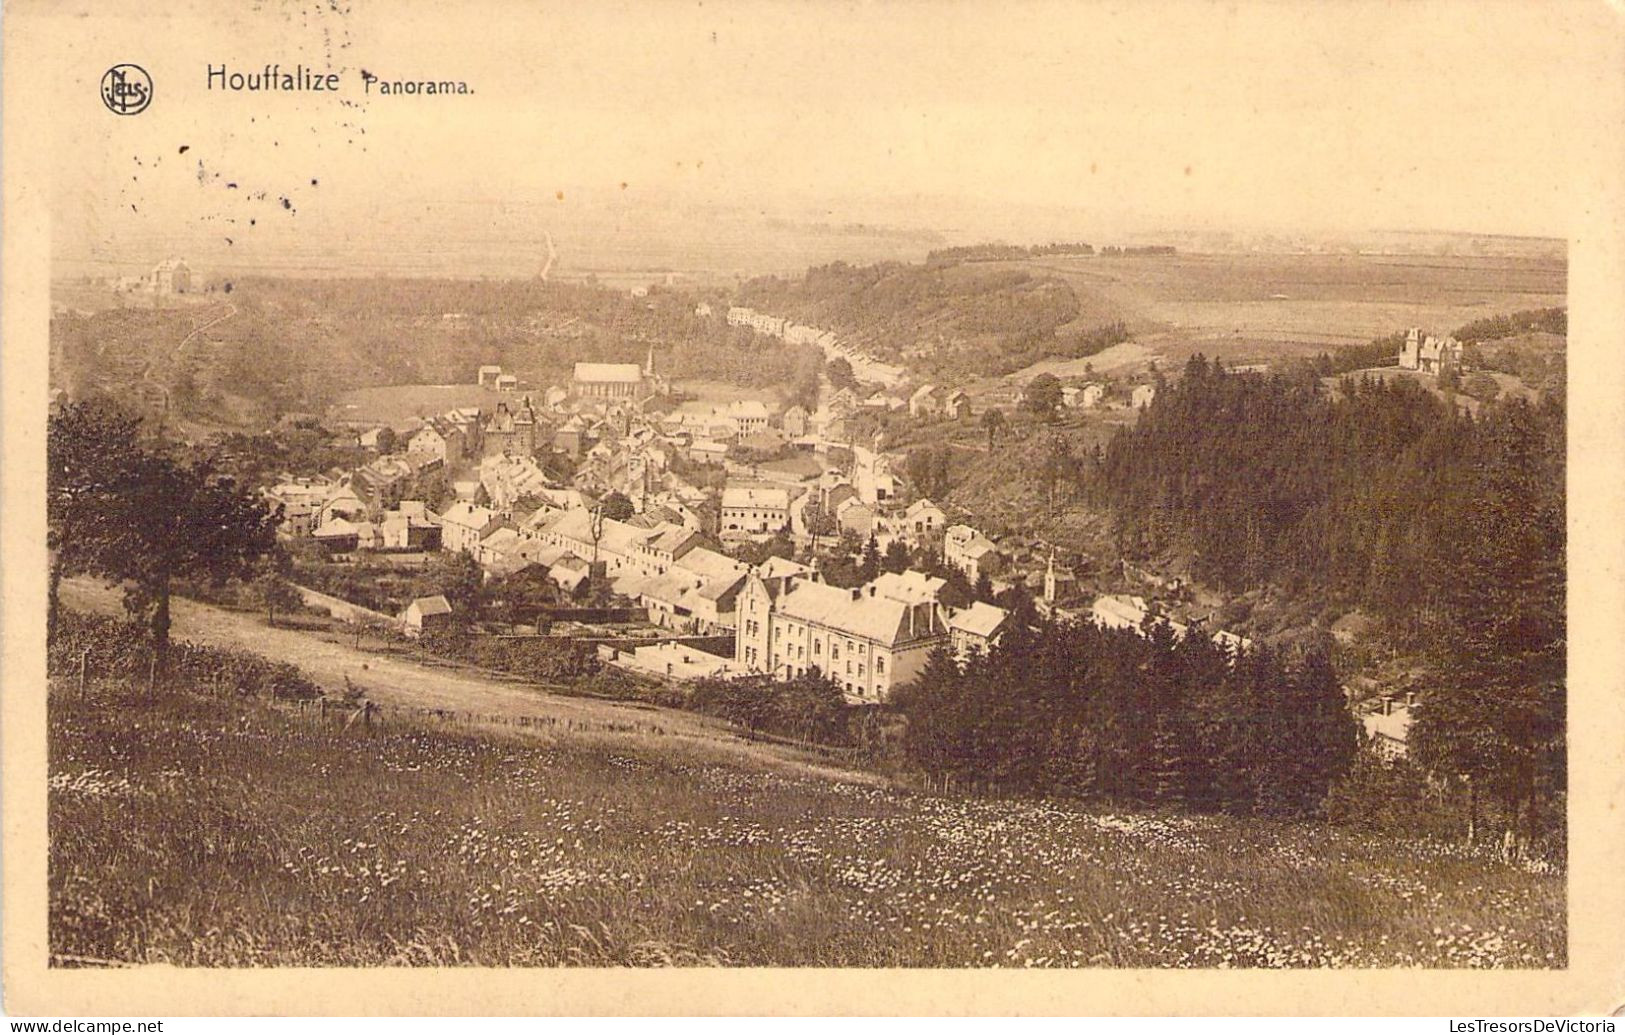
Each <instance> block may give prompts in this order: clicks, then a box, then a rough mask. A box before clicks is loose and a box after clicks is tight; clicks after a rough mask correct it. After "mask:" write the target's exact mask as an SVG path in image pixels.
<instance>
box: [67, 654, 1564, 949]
mask: <svg viewBox="0 0 1625 1035" xmlns="http://www.w3.org/2000/svg"><path fill="white" fill-rule="evenodd" d="M50 773H51V776H50V799H49V800H50V830H51V838H52V840H51V863H50V944H51V951H52V953H53V954H55V956H56V959H57V961H58V963H74V962H78V963H84V962H85V961H87V960H91V961H95V960H100V961H128V962H145V963H152V962H169V963H175V964H181V965H194V966H211V965H218V966H226V965H231V966H241V965H379V964H398V965H457V964H462V965H634V966H644V965H671V964H676V965H704V964H724V965H825V966H947V967H962V966H1046V967H1316V966H1349V967H1386V966H1427V967H1466V966H1511V967H1560V966H1563V965H1565V962H1566V950H1565V937H1564V930H1565V920H1564V917H1565V900H1564V880H1563V878H1562V876H1560V875H1553V874H1538V873H1531V872H1525V871H1523V870H1520V869H1517V868H1514V867H1511V866H1507V865H1504V864H1502V863H1500V862H1497V861H1493V860H1491V859H1487V858H1480V857H1474V856H1472V855H1470V854H1469V853H1467V852H1465V851H1464V850H1462V849H1460V848H1455V847H1450V846H1441V845H1436V844H1432V843H1425V842H1398V843H1396V842H1392V841H1383V840H1377V839H1373V838H1368V837H1365V836H1359V835H1353V834H1350V833H1347V832H1342V831H1335V830H1328V829H1326V828H1323V827H1318V826H1313V825H1282V824H1275V823H1265V822H1258V821H1238V820H1229V819H1223V818H1179V817H1157V816H1151V815H1133V814H1122V813H1118V814H1106V813H1097V812H1090V811H1087V810H1085V809H1082V808H1078V807H1073V806H1069V805H1063V804H1051V803H1038V802H1000V801H986V800H967V799H960V798H954V797H937V796H925V795H919V794H912V793H907V792H902V791H895V790H889V789H886V788H884V787H881V786H876V785H874V784H873V783H872V782H871V783H862V782H846V781H844V780H839V779H833V780H832V779H829V778H819V777H817V776H814V775H812V774H811V772H810V771H809V772H807V773H800V772H796V771H794V770H789V769H785V768H784V767H782V766H779V767H776V768H775V769H773V770H771V771H770V770H767V769H764V768H761V767H758V766H755V765H752V764H751V763H750V762H749V760H748V759H740V758H738V757H737V756H734V757H732V758H728V759H724V758H722V757H720V756H718V755H715V754H712V753H711V752H710V751H709V750H708V749H707V747H706V745H704V744H699V743H692V742H688V743H683V742H671V741H662V740H659V739H657V738H651V739H648V740H641V739H638V738H621V739H620V740H618V741H615V742H613V743H609V742H604V741H594V740H592V739H588V738H576V737H573V736H571V735H570V734H568V733H563V732H560V733H556V734H551V735H543V736H536V737H531V738H528V739H520V738H518V737H503V736H501V735H498V734H494V733H493V734H475V733H470V732H466V731H461V732H459V731H453V730H447V729H440V728H430V727H423V726H414V725H409V724H405V723H404V722H403V723H400V724H397V723H396V722H395V721H393V720H391V721H389V722H386V723H384V724H383V725H382V726H381V727H380V728H376V729H372V730H367V729H364V728H360V727H354V728H351V729H348V730H345V729H343V728H342V727H340V726H339V725H338V724H337V723H335V722H331V721H330V720H321V719H318V718H316V717H315V716H314V715H313V714H305V715H301V714H294V713H290V712H287V711H282V710H275V709H272V708H269V707H267V706H264V705H259V704H256V703H253V702H245V701H239V700H225V699H213V698H197V697H189V696H182V695H168V696H161V697H160V699H159V700H158V701H157V702H156V703H144V702H140V701H137V700H135V699H133V698H130V697H129V696H127V692H126V691H122V690H121V689H119V688H118V687H117V686H104V687H97V686H96V685H94V684H93V685H92V687H91V691H90V693H89V694H88V695H87V697H85V698H81V697H80V696H79V695H78V694H77V692H76V691H69V690H67V689H66V688H64V687H56V688H53V691H52V696H51V701H50Z"/></svg>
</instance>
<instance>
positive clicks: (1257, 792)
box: [893, 623, 1357, 816]
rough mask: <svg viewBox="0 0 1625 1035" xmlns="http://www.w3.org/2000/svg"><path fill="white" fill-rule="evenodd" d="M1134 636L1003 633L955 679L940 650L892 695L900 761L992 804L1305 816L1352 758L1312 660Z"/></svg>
mask: <svg viewBox="0 0 1625 1035" xmlns="http://www.w3.org/2000/svg"><path fill="white" fill-rule="evenodd" d="M1143 632H1144V633H1145V635H1143V636H1142V635H1138V634H1136V633H1135V632H1134V631H1132V630H1125V629H1118V630H1111V629H1105V628H1103V627H1101V626H1098V625H1095V624H1093V623H1067V624H1061V625H1050V626H1038V627H1028V626H1026V625H1025V624H1024V623H1017V624H1016V626H1015V627H1014V628H1012V629H1011V630H1010V631H1009V632H1008V633H1007V634H1006V636H1005V638H1004V639H1003V640H1002V642H1001V643H1000V644H999V645H998V646H997V647H995V648H994V650H993V651H992V652H991V653H990V654H987V655H975V656H973V657H971V658H970V659H969V660H968V661H967V662H966V663H965V664H964V665H963V666H962V667H961V666H958V665H956V664H955V663H954V662H953V661H952V660H951V659H950V658H949V657H948V656H947V655H946V654H942V653H940V652H939V654H938V655H936V656H935V657H933V659H932V660H931V662H930V664H929V665H928V667H927V669H926V671H925V672H924V673H923V674H922V676H921V678H920V679H919V680H918V681H917V682H916V683H914V684H912V685H910V686H907V687H902V688H899V689H898V690H897V692H896V694H895V695H894V698H893V701H894V704H895V705H896V707H897V709H898V710H899V711H900V712H901V713H902V714H903V715H904V716H905V717H906V718H907V726H906V729H905V732H904V734H903V739H902V745H901V747H902V750H903V752H904V754H905V756H906V758H907V760H908V761H909V763H910V764H912V765H913V766H915V767H918V768H919V769H921V770H923V771H924V772H926V773H928V774H931V775H932V776H935V777H939V778H940V777H943V776H948V777H951V778H953V779H954V780H955V781H956V782H959V783H961V784H964V785H977V786H983V787H987V788H990V789H993V790H997V791H999V792H1002V793H1032V794H1046V795H1057V796H1065V797H1074V798H1084V799H1090V800H1099V801H1109V802H1112V803H1116V804H1123V805H1138V806H1147V805H1148V806H1157V807H1171V808H1178V809H1183V810H1196V811H1218V810H1223V811H1228V812H1234V813H1246V814H1259V815H1271V816H1305V815H1311V814H1314V813H1316V812H1317V811H1318V810H1319V809H1320V807H1321V804H1322V802H1323V801H1324V799H1325V796H1326V792H1327V790H1328V789H1329V788H1330V786H1331V785H1332V783H1333V781H1334V780H1336V779H1337V778H1338V777H1339V776H1341V775H1342V774H1344V773H1345V772H1346V771H1347V770H1348V767H1349V765H1350V763H1351V761H1352V760H1353V758H1354V755H1355V752H1356V748H1357V730H1356V728H1355V725H1354V721H1353V719H1352V718H1351V716H1350V715H1349V713H1348V710H1347V708H1346V707H1345V706H1344V703H1343V695H1342V691H1341V690H1340V689H1339V686H1338V680H1337V677H1336V674H1335V672H1334V671H1333V670H1332V666H1331V664H1330V663H1329V662H1328V660H1327V659H1326V656H1325V655H1324V654H1323V653H1318V652H1312V651H1311V652H1303V653H1300V654H1298V655H1296V656H1294V657H1292V658H1290V659H1288V658H1286V657H1284V656H1282V655H1280V654H1277V653H1275V652H1272V651H1270V650H1267V649H1258V650H1252V651H1248V652H1245V653H1243V654H1241V655H1240V656H1239V657H1236V658H1234V659H1232V658H1231V657H1230V656H1229V655H1228V654H1227V653H1226V652H1225V651H1224V650H1223V649H1222V648H1220V647H1218V646H1217V645H1215V644H1214V643H1213V642H1212V641H1211V640H1210V639H1208V638H1207V637H1205V636H1202V635H1199V634H1194V635H1188V636H1184V637H1177V636H1176V635H1175V634H1174V633H1173V631H1172V630H1171V629H1170V628H1169V626H1168V625H1167V624H1166V623H1158V624H1155V625H1151V626H1148V628H1147V629H1145V630H1143Z"/></svg>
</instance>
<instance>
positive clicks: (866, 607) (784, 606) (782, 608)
mask: <svg viewBox="0 0 1625 1035" xmlns="http://www.w3.org/2000/svg"><path fill="white" fill-rule="evenodd" d="M854 592H856V593H857V595H856V597H854V595H853V594H854ZM908 610H909V608H908V605H907V604H904V603H902V602H900V601H897V600H892V599H890V598H887V597H881V596H870V595H869V594H868V593H867V592H863V591H861V590H858V591H854V590H849V589H841V588H840V587H838V586H830V585H826V584H824V583H822V582H803V581H799V580H798V581H795V582H793V583H791V585H790V587H789V588H788V589H787V590H785V592H784V593H783V594H781V595H780V596H779V602H778V611H779V613H780V614H783V615H784V616H785V617H787V618H795V619H798V620H800V621H804V622H814V623H817V624H819V625H822V626H825V627H826V628H829V629H833V630H835V631H837V632H841V633H846V634H849V635H852V636H862V637H864V638H865V639H870V640H875V641H877V642H879V643H884V644H888V645H891V644H896V643H899V642H901V641H902V640H904V639H905V638H906V636H907V634H906V629H907V625H906V622H907V619H908Z"/></svg>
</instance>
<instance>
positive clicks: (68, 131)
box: [42, 0, 1621, 272]
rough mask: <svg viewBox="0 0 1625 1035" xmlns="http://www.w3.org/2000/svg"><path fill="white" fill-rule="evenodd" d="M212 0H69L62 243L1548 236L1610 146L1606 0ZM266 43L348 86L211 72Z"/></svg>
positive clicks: (137, 263) (762, 244)
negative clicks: (1199, 231) (136, 103)
mask: <svg viewBox="0 0 1625 1035" xmlns="http://www.w3.org/2000/svg"><path fill="white" fill-rule="evenodd" d="M214 6H215V5H206V4H201V3H199V4H196V5H194V4H193V3H191V0H176V2H174V3H170V4H166V5H148V6H146V7H143V8H142V9H141V10H138V11H131V12H130V13H128V14H125V13H120V9H119V8H110V9H105V10H104V9H101V8H98V9H97V10H96V13H95V14H94V15H93V16H92V17H88V18H83V17H78V12H76V11H75V9H74V8H73V7H72V6H71V5H69V6H64V7H62V8H61V10H60V13H59V14H58V15H57V16H56V17H57V18H58V19H59V25H60V27H61V40H62V47H61V54H60V56H59V58H58V60H56V61H55V63H54V65H53V67H54V68H55V69H56V70H57V71H58V72H59V73H60V75H61V77H62V81H61V82H60V83H58V84H56V89H54V90H51V91H42V96H45V95H48V96H51V97H53V98H58V97H59V98H62V99H63V101H62V109H63V111H62V117H61V118H60V120H59V122H58V123H57V126H58V128H57V130H56V138H55V140H54V141H53V143H52V147H53V155H54V159H53V161H54V165H55V168H56V169H57V170H58V171H59V173H60V176H59V177H58V178H57V179H56V181H55V182H54V183H53V184H51V189H52V191H53V202H54V203H53V212H54V226H53V242H54V248H53V250H54V253H55V258H56V264H57V266H58V268H59V269H66V268H74V269H78V270H79V271H85V270H86V269H89V268H98V269H100V270H101V271H104V272H106V271H110V270H111V268H112V267H115V266H129V267H130V268H132V269H136V268H142V267H145V266H147V265H150V262H151V261H152V260H153V259H154V258H155V257H158V256H160V255H162V254H164V253H170V252H174V253H181V254H186V255H188V256H189V257H192V258H194V259H201V260H202V261H204V262H205V263H215V264H218V265H227V266H230V265H240V266H244V267H259V268H277V267H279V266H282V265H292V266H298V265H301V264H307V263H321V262H329V263H359V264H360V265H362V266H375V265H377V266H391V265H398V266H401V267H412V266H419V265H422V266H437V265H438V266H441V267H447V268H456V267H460V266H461V267H467V271H468V272H488V271H491V270H495V269H500V268H504V266H505V265H507V264H516V265H517V266H521V267H525V268H534V267H535V266H537V265H539V264H540V262H541V259H542V256H543V255H544V254H545V245H544V244H543V243H542V239H543V234H544V233H548V234H552V235H553V236H554V237H555V239H556V240H557V241H559V242H560V251H561V253H563V255H564V257H565V261H573V262H574V263H576V264H577V265H578V266H581V267H585V266H592V265H598V266H614V265H638V264H640V263H641V264H651V263H652V264H661V263H666V264H671V265H680V264H682V263H683V262H684V261H685V260H686V259H690V258H692V261H693V262H695V263H696V264H701V265H703V264H706V263H710V264H712V265H714V266H726V265H728V264H729V263H731V262H736V261H737V262H738V263H741V264H743V263H746V262H747V261H759V260H758V259H753V258H750V257H752V256H755V255H756V253H757V252H760V251H762V250H763V249H767V250H769V251H771V250H772V249H774V248H779V247H781V245H779V244H776V243H775V242H778V241H779V240H780V238H784V239H785V240H789V239H790V238H792V237H794V236H795V234H794V233H792V232H790V231H788V230H785V229H784V228H785V227H786V226H790V227H798V226H799V227H805V226H807V225H808V224H820V223H823V224H834V225H836V226H841V225H844V224H850V223H865V224H870V225H884V226H886V227H891V228H899V229H929V230H935V231H941V232H944V233H946V234H947V235H948V236H949V238H950V239H953V240H964V239H968V238H1002V239H1006V240H1037V239H1052V238H1067V237H1081V238H1082V239H1085V240H1091V241H1094V242H1096V243H1100V242H1102V241H1104V240H1106V239H1107V238H1108V237H1109V236H1110V235H1111V234H1114V233H1121V232H1127V231H1134V230H1156V229H1160V228H1189V227H1223V228H1232V229H1267V230H1277V231H1317V232H1318V231H1329V232H1346V231H1363V230H1391V229H1427V230H1461V231H1472V232H1479V233H1508V234H1527V235H1542V236H1554V237H1561V236H1566V235H1567V234H1568V232H1569V230H1570V228H1571V227H1572V225H1573V223H1574V221H1575V219H1576V218H1577V215H1578V214H1577V213H1576V212H1575V211H1573V206H1572V202H1571V198H1572V197H1573V196H1574V195H1575V193H1576V190H1575V185H1576V183H1577V182H1578V179H1577V178H1579V177H1583V175H1584V169H1585V166H1586V163H1587V161H1588V160H1589V158H1590V157H1594V156H1591V152H1590V150H1589V149H1590V148H1592V147H1595V146H1597V141H1595V140H1594V139H1593V138H1594V136H1595V128H1594V127H1590V126H1587V125H1586V124H1584V123H1578V124H1576V123H1575V122H1574V121H1573V120H1571V119H1569V118H1567V115H1568V113H1569V110H1570V109H1571V108H1572V107H1573V99H1574V98H1576V97H1585V96H1591V95H1594V94H1595V93H1596V92H1598V91H1616V92H1617V91H1618V90H1619V89H1620V88H1621V76H1620V73H1619V68H1620V65H1619V64H1618V60H1619V55H1618V53H1617V46H1616V45H1615V42H1614V41H1616V40H1617V39H1618V33H1617V32H1614V33H1602V34H1599V33H1597V32H1595V31H1594V30H1595V29H1596V27H1597V24H1598V20H1599V19H1606V18H1609V17H1611V16H1612V15H1611V14H1610V9H1609V8H1608V7H1607V6H1606V5H1602V4H1579V3H1566V2H1557V3H1545V4H1538V3H1512V2H1505V0H1501V2H1493V0H1492V2H1487V3H1428V4H1425V5H1424V4H1394V3H1387V2H1381V3H1355V2H1350V3H1329V4H1327V3H1309V2H1302V3H1299V2H1291V3H1286V2H1276V3H1251V4H1247V3H1242V4H1237V3H1205V2H1194V0H1166V2H1156V3H1121V4H1112V3H1104V4H1088V3H1079V4H1054V3H1038V2H1015V3H998V4H994V3H974V4H973V3H966V2H953V0H941V2H930V3H925V2H920V3H910V2H900V3H820V4H803V3H790V2H743V3H721V2H717V0H711V2H704V3H700V2H689V3H684V4H679V3H653V2H651V3H597V4H591V5H587V4H575V3H571V4H562V3H540V4H530V3H518V2H512V3H509V2H485V3H467V4H455V5H453V4H429V3H421V2H411V0H408V2H405V3H390V4H382V3H376V4H375V3H366V2H361V0H353V2H349V3H345V2H343V0H331V2H330V0H289V2H287V3H279V2H276V0H264V2H263V3H260V4H257V5H255V6H256V8H257V10H254V11H252V12H247V11H246V9H245V11H244V12H230V13H224V12H221V11H217V10H214V9H213V8H214ZM220 6H225V5H220ZM1603 41H1607V42H1603ZM121 61H130V62H135V63H138V64H141V65H142V66H143V67H144V68H146V69H147V70H148V71H149V72H151V74H152V77H153V80H154V83H155V93H154V99H153V103H152V105H151V106H150V107H149V108H148V109H147V110H146V111H144V112H142V113H141V114H139V115H136V116H130V117H118V116H114V115H112V114H111V113H109V112H108V111H106V110H105V109H104V108H103V107H102V105H101V102H100V100H99V97H98V93H97V89H96V85H97V82H98V80H99V79H100V77H101V73H102V72H103V71H104V70H105V69H106V68H107V67H108V66H110V65H112V64H114V63H117V62H121ZM271 63H278V64H280V65H281V66H282V68H283V69H284V70H291V68H292V67H293V66H294V65H296V64H299V63H303V64H304V65H306V66H307V67H312V68H315V69H317V70H319V71H329V70H331V71H334V72H338V73H339V74H340V76H341V82H340V87H339V90H338V91H337V92H320V93H296V94H283V93H249V92H242V93H232V92H225V91H221V90H215V91H212V92H211V91H210V90H208V89H207V83H208V76H207V69H208V66H209V65H211V64H212V65H215V66H219V65H221V64H225V65H227V66H228V67H229V69H230V70H231V71H243V72H257V71H259V70H260V69H262V68H263V66H265V65H267V64H271ZM362 69H367V70H368V71H370V72H372V73H373V74H375V75H377V76H379V77H380V78H381V79H385V80H393V79H397V78H400V79H429V80H452V81H463V82H466V83H467V84H468V86H469V87H470V88H471V89H472V91H473V92H472V93H471V94H469V95H465V96H443V97H429V96H402V97H380V96H378V95H377V94H376V92H374V93H373V94H371V95H369V94H366V93H364V92H363V90H362V83H361V78H360V71H361V70H362ZM375 91H376V88H375ZM182 147H185V148H186V149H187V150H186V151H185V152H184V153H182V152H181V150H180V149H181V148H182ZM1616 152H1617V149H1614V150H1611V151H1608V152H1607V154H1606V156H1605V157H1607V158H1609V159H1611V160H1617V157H1618V155H1617V153H1616ZM233 184H234V185H235V186H230V185H233ZM284 199H285V200H284ZM250 220H252V222H250ZM769 221H772V222H769ZM764 226H765V227H767V229H764ZM775 227H776V228H778V229H777V230H775V229H773V228H775ZM817 232H818V233H824V234H826V235H827V234H832V233H836V232H835V231H827V230H819V231H817ZM837 237H838V234H837ZM228 241H229V243H228ZM826 243H828V242H827V241H826ZM905 243H906V244H907V246H909V247H918V248H920V249H922V250H923V247H925V244H923V243H921V242H920V241H919V240H912V239H911V240H908V241H906V242H905ZM782 248H784V249H787V250H789V251H793V250H794V246H793V245H790V244H784V245H782ZM791 257H792V258H793V256H791Z"/></svg>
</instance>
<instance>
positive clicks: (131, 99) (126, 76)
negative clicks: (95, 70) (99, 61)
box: [102, 64, 152, 115]
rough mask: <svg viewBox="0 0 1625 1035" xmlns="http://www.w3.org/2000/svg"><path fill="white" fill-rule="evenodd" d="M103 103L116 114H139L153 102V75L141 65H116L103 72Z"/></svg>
mask: <svg viewBox="0 0 1625 1035" xmlns="http://www.w3.org/2000/svg"><path fill="white" fill-rule="evenodd" d="M102 103H103V104H105V105H107V110H108V111H110V112H112V113H113V114H114V115H139V114H141V113H142V112H143V111H146V110H147V105H149V104H151V103H152V76H150V75H148V74H147V70H146V69H144V68H142V67H141V66H140V65H129V64H125V65H114V66H113V67H112V68H109V69H108V70H107V71H106V72H105V73H103V74H102Z"/></svg>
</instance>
